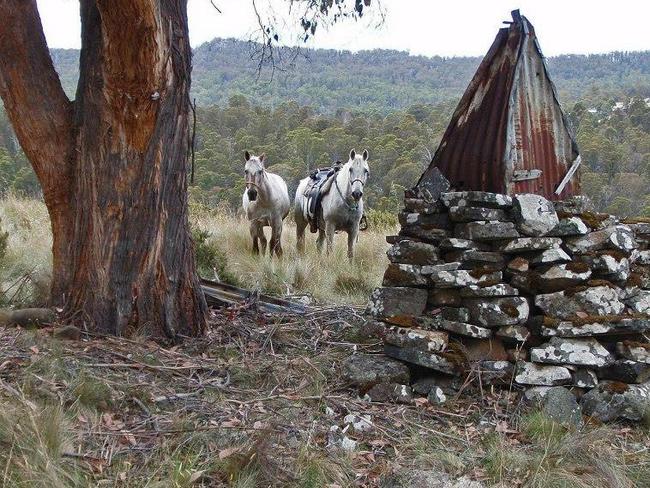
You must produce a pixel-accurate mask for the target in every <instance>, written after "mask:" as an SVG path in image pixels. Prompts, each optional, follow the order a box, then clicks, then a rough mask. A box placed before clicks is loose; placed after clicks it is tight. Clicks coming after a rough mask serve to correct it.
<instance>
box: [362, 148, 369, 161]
mask: <svg viewBox="0 0 650 488" xmlns="http://www.w3.org/2000/svg"><path fill="white" fill-rule="evenodd" d="M363 160H364V161H368V150H367V149H365V150H364V151H363Z"/></svg>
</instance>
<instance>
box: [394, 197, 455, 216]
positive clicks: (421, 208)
mask: <svg viewBox="0 0 650 488" xmlns="http://www.w3.org/2000/svg"><path fill="white" fill-rule="evenodd" d="M404 211H406V212H415V213H421V214H436V213H443V212H446V211H447V207H445V206H444V205H443V203H442V202H441V201H439V200H437V201H433V200H431V201H429V200H425V199H424V198H405V199H404Z"/></svg>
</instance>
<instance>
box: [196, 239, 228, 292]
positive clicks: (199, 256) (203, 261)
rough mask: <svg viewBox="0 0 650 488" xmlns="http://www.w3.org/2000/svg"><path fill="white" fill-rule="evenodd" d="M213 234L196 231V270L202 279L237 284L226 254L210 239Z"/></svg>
mask: <svg viewBox="0 0 650 488" xmlns="http://www.w3.org/2000/svg"><path fill="white" fill-rule="evenodd" d="M211 236H212V234H211V233H210V232H208V231H207V230H201V229H194V230H193V231H192V239H193V240H194V252H195V259H196V269H197V272H198V273H199V276H201V277H202V278H212V279H214V278H215V275H216V277H217V278H218V279H219V280H220V281H225V282H227V283H232V284H236V282H237V278H236V277H235V275H233V274H232V273H231V272H230V271H229V270H228V260H227V258H226V254H225V253H224V252H223V251H222V250H221V249H219V246H217V244H216V243H215V242H213V241H211V240H209V239H210V237H211Z"/></svg>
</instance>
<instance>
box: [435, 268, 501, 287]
mask: <svg viewBox="0 0 650 488" xmlns="http://www.w3.org/2000/svg"><path fill="white" fill-rule="evenodd" d="M425 268H429V269H425ZM430 268H432V267H431V266H425V267H423V269H422V272H423V273H428V272H429V270H430ZM430 279H431V282H432V283H434V284H435V285H436V286H437V287H438V288H462V287H464V286H468V285H476V284H480V283H491V282H499V281H501V279H502V274H501V272H500V271H495V272H492V273H486V274H479V275H477V274H476V273H473V272H472V271H468V270H465V269H458V270H453V271H446V270H440V271H438V270H436V271H433V272H431V274H430Z"/></svg>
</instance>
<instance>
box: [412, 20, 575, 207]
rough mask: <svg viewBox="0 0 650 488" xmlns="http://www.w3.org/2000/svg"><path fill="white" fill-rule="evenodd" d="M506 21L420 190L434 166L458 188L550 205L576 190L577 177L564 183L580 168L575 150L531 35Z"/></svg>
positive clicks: (524, 23) (525, 26)
mask: <svg viewBox="0 0 650 488" xmlns="http://www.w3.org/2000/svg"><path fill="white" fill-rule="evenodd" d="M512 18H513V22H512V23H511V24H510V26H509V27H505V28H502V29H500V30H499V32H498V34H497V36H496V39H495V40H494V43H493V44H492V46H491V47H490V50H489V51H488V53H487V54H486V56H485V58H483V61H482V62H481V64H480V66H479V67H478V70H477V71H476V74H475V75H474V78H473V79H472V81H471V82H470V84H469V86H468V87H467V90H466V91H465V94H464V95H463V97H462V98H461V100H460V102H459V104H458V106H457V107H456V110H455V112H454V114H453V116H452V118H451V122H450V124H449V126H448V127H447V130H446V132H445V134H444V136H443V138H442V141H441V142H440V146H439V147H438V149H437V151H436V153H435V155H434V157H433V160H432V162H431V165H430V167H429V169H427V170H426V171H425V172H424V174H423V175H422V177H421V178H420V181H419V182H418V185H420V184H421V183H422V182H424V181H426V180H427V178H428V176H429V175H430V174H431V172H432V170H433V168H434V167H437V168H439V169H440V171H441V172H442V173H443V174H444V175H445V176H446V177H447V178H448V179H449V181H450V182H451V184H452V186H453V187H454V188H455V189H458V190H483V191H492V192H497V193H507V194H515V193H537V194H540V195H543V196H545V197H546V198H549V199H552V200H558V199H564V198H567V197H569V196H571V195H575V194H577V193H579V191H580V187H579V181H578V174H577V173H576V174H575V175H573V177H571V178H565V177H566V176H567V173H568V172H569V170H570V169H571V168H572V166H573V165H575V166H576V167H577V165H578V164H579V161H580V159H579V153H578V147H577V145H576V142H575V140H574V138H573V135H572V134H571V132H570V129H569V126H568V123H567V119H566V117H565V115H564V112H563V111H562V109H561V107H560V104H559V101H558V98H557V93H556V91H555V87H554V85H553V83H552V82H551V79H550V77H549V74H548V70H547V68H546V64H545V62H544V57H543V55H542V52H541V50H540V48H539V44H538V43H537V38H536V37H535V31H534V29H533V26H532V25H531V24H530V22H529V21H528V19H526V18H525V17H523V16H521V15H520V14H519V11H517V10H515V11H513V12H512ZM575 169H576V168H575V167H574V168H573V170H575ZM526 178H529V179H526ZM565 179H567V180H568V182H567V183H566V184H565V185H564V186H563V187H561V184H562V182H563V180H565ZM559 187H561V188H563V189H562V191H561V192H559V193H556V191H557V190H558V188H559Z"/></svg>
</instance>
